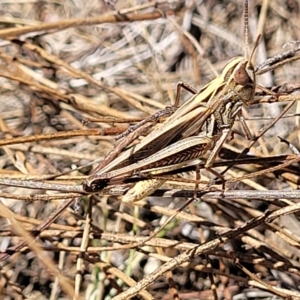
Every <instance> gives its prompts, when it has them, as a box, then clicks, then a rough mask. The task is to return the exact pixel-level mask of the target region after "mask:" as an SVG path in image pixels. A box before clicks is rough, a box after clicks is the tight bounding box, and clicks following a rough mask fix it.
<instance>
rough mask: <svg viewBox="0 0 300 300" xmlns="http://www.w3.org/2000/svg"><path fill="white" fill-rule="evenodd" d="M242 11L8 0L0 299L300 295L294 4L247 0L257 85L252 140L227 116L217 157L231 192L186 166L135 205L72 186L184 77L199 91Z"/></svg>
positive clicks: (230, 41)
mask: <svg viewBox="0 0 300 300" xmlns="http://www.w3.org/2000/svg"><path fill="white" fill-rule="evenodd" d="M243 10H244V4H243V1H238V0H228V1H226V0H225V1H217V0H216V1H180V0H177V1H170V0H169V1H168V0H165V1H163V0H159V1H153V2H150V1H139V2H138V1H120V0H119V1H117V0H116V1H96V0H87V1H76V0H75V1H58V2H50V1H33V2H29V1H28V2H27V1H1V3H0V12H1V16H0V47H1V48H0V63H1V67H0V88H1V94H0V107H1V110H0V132H1V133H0V134H1V140H0V146H1V152H0V165H1V168H0V172H1V175H0V184H1V193H0V197H1V202H0V216H1V218H0V224H1V230H0V235H1V237H0V245H1V248H0V259H1V275H0V295H1V299H5V300H6V299H70V298H74V299H129V298H135V299H284V298H285V299H300V293H299V286H300V264H299V261H300V252H299V247H300V234H299V228H300V224H299V210H300V205H299V199H300V189H299V174H300V172H299V161H300V155H299V151H298V149H299V144H300V141H299V108H300V107H299V102H297V101H298V100H300V75H299V69H300V62H299V58H300V53H299V52H300V51H299V50H300V45H299V43H300V42H299V41H300V34H299V33H300V22H299V18H300V13H299V1H296V0H291V1H280V0H275V1H265V0H262V1H251V0H250V3H249V27H250V39H251V40H252V41H254V40H255V38H256V36H257V35H258V34H259V33H261V34H262V39H261V42H260V44H259V47H258V51H257V54H256V62H255V65H256V66H258V68H257V70H256V74H257V80H258V84H259V86H261V87H264V88H260V87H257V90H256V94H255V100H256V101H255V104H253V105H251V106H249V107H247V108H245V109H244V110H243V116H244V118H245V119H246V122H247V123H248V125H249V127H250V129H251V135H252V136H253V137H255V138H254V139H253V140H252V141H248V140H247V139H245V137H244V136H243V135H240V134H239V132H241V130H240V127H241V126H240V124H239V122H236V124H235V127H234V129H235V133H234V134H233V136H232V139H230V140H229V141H227V142H226V144H225V145H224V146H223V149H222V151H221V153H220V157H219V158H218V159H217V160H216V162H215V164H214V168H216V170H218V171H219V172H221V171H223V170H225V169H226V168H228V170H227V172H226V173H225V174H224V178H225V190H224V189H223V190H222V185H220V184H217V183H218V182H217V183H216V184H214V185H212V187H211V189H210V190H205V191H203V190H201V185H200V188H199V190H198V191H195V190H194V187H195V180H196V175H195V174H196V172H195V170H194V169H188V168H187V169H186V170H181V171H182V173H181V176H180V177H178V176H175V175H174V174H170V176H169V179H170V180H169V181H168V182H167V183H166V184H165V185H164V186H163V188H162V189H159V190H157V191H156V192H155V193H154V194H153V195H152V196H151V197H148V198H146V199H144V200H142V201H138V202H134V203H126V204H125V203H123V202H122V201H121V200H122V195H121V194H119V195H117V194H114V195H113V194H106V195H101V194H94V195H87V194H85V193H84V192H83V191H82V186H81V183H82V182H83V181H84V180H85V179H86V178H87V176H89V175H90V174H92V172H93V170H94V169H95V168H97V166H98V165H99V163H100V162H101V161H102V160H103V158H104V157H105V156H106V155H107V154H108V153H109V152H110V151H111V150H113V149H115V147H116V145H117V144H118V143H120V141H116V140H115V136H116V135H118V134H121V133H122V132H124V131H125V130H126V129H127V128H128V126H130V125H134V124H136V122H138V121H141V120H143V119H145V118H146V117H149V116H151V115H152V114H154V113H155V112H157V111H159V110H162V109H164V108H165V107H166V106H168V105H170V104H173V103H174V99H175V98H176V85H177V83H178V82H179V81H184V82H186V83H188V84H189V85H191V86H193V87H194V88H196V89H197V90H199V89H200V88H201V86H203V85H204V84H205V83H207V82H209V81H210V80H211V79H212V78H214V77H215V76H216V74H217V73H219V72H220V71H221V70H222V67H223V66H224V65H225V64H226V63H227V62H228V61H229V59H230V58H232V57H235V56H237V55H241V54H243V53H244V52H243V51H244V50H243V49H244V42H243V40H244V31H243V24H244V19H243ZM283 46H285V48H283ZM283 53H284V54H283ZM269 57H272V59H270V60H267V59H268V58H269ZM268 67H270V68H271V71H269V72H266V69H267V68H268ZM260 73H264V74H262V75H259V74H260ZM189 97H190V95H189V93H187V92H185V93H184V94H183V95H182V97H181V102H182V103H183V102H184V101H185V100H186V99H188V98H189ZM278 136H279V137H280V139H279V138H278ZM139 138H140V137H135V139H133V143H136V142H138V140H139ZM240 153H242V154H240ZM79 167H80V168H79ZM202 167H203V165H202ZM200 168H201V164H200ZM59 174H62V175H60V176H58V175H59ZM201 174H202V176H201V180H206V181H209V182H212V180H213V179H214V176H212V175H211V174H210V173H207V172H205V171H203V172H202V170H201ZM195 194H196V195H197V200H193V201H189V202H187V201H188V199H191V198H193V197H194V196H195ZM186 203H189V206H188V208H185V209H184V210H182V211H180V210H179V208H180V207H182V206H183V205H186ZM169 217H170V220H169V222H168V223H167V224H166V220H167V219H168V218H169ZM163 224H166V225H165V226H163ZM162 226H163V227H162ZM159 229H160V231H159V232H158V234H157V235H155V234H154V233H156V232H157V231H158V230H159ZM151 237H152V238H151Z"/></svg>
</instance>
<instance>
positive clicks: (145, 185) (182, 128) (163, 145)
mask: <svg viewBox="0 0 300 300" xmlns="http://www.w3.org/2000/svg"><path fill="white" fill-rule="evenodd" d="M245 39H246V44H247V43H248V1H245ZM254 49H255V48H254ZM253 53H254V50H253V51H252V53H251V55H250V57H249V58H247V57H235V58H233V59H232V60H231V61H230V62H229V63H228V64H227V65H226V66H225V67H224V69H223V71H222V73H221V74H220V75H219V76H217V77H216V78H215V79H213V80H212V81H210V82H209V83H208V84H207V85H206V86H204V87H203V88H202V89H201V90H200V91H199V93H197V94H196V95H194V96H193V97H191V98H190V99H189V100H188V101H187V102H185V103H184V104H183V105H182V106H180V107H179V108H178V109H177V110H176V111H175V112H174V113H173V114H172V115H171V116H169V117H168V118H167V119H166V120H165V121H164V122H163V123H161V124H159V125H158V126H157V127H156V129H154V130H153V131H152V132H151V133H150V134H148V135H147V136H146V137H145V138H144V139H143V140H142V141H141V142H140V143H138V144H137V145H135V146H133V147H131V148H130V149H128V150H126V151H125V152H123V153H122V154H121V155H120V156H119V157H118V158H116V159H114V160H113V161H112V162H110V163H109V164H108V165H107V166H105V167H104V168H102V169H101V170H99V171H98V172H97V173H96V174H95V175H92V176H90V177H89V178H88V179H87V180H86V181H85V182H84V184H83V188H84V190H85V191H87V192H97V191H100V190H102V189H103V188H105V187H107V186H110V185H114V184H122V183H124V182H125V180H126V178H127V179H128V178H130V177H132V176H133V175H135V174H143V172H147V173H148V174H149V173H150V174H160V173H163V172H164V169H168V170H170V169H172V170H174V169H178V168H180V167H182V166H183V165H184V164H186V163H187V162H189V161H191V160H194V159H197V158H201V157H203V155H204V154H206V153H207V152H208V151H210V155H209V157H208V159H207V161H206V164H205V167H206V168H208V169H209V168H210V167H211V165H212V163H213V161H214V159H215V157H216V156H217V154H218V153H219V151H220V149H221V146H222V144H223V143H224V142H225V140H226V138H227V137H228V134H229V133H230V130H231V128H232V126H233V123H234V121H235V119H236V117H238V116H240V115H241V108H242V106H243V105H244V104H245V105H248V104H249V103H250V102H251V100H252V99H253V97H254V91H255V74H254V68H253V65H252V62H251V61H252V57H253ZM246 56H247V55H246ZM162 169H163V170H162ZM163 183H164V181H163V180H161V179H148V180H141V181H140V182H138V183H136V184H135V187H134V188H133V189H132V190H129V192H128V193H127V194H126V195H125V196H124V197H123V200H124V201H136V200H139V199H141V198H143V197H145V196H147V195H149V194H151V193H152V192H153V191H155V190H156V189H157V188H158V187H159V186H161V185H162V184H163Z"/></svg>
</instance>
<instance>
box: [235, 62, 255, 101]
mask: <svg viewBox="0 0 300 300" xmlns="http://www.w3.org/2000/svg"><path fill="white" fill-rule="evenodd" d="M231 84H232V85H233V86H234V88H233V89H234V91H235V92H236V93H237V95H238V97H239V98H240V99H241V100H242V101H243V103H244V104H245V105H249V104H251V102H252V101H253V99H254V93H255V73H254V68H253V65H252V63H251V61H249V60H247V59H245V58H243V59H241V61H240V62H239V63H238V64H237V65H236V66H235V67H234V69H233V72H232V82H231Z"/></svg>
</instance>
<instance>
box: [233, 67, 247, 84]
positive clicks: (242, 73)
mask: <svg viewBox="0 0 300 300" xmlns="http://www.w3.org/2000/svg"><path fill="white" fill-rule="evenodd" d="M233 78H234V81H235V82H236V83H237V84H240V85H246V84H247V83H248V82H249V81H250V80H251V78H250V77H249V75H248V73H247V71H246V70H245V68H244V66H240V67H239V68H238V69H236V70H234V74H233Z"/></svg>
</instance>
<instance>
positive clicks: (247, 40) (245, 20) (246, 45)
mask: <svg viewBox="0 0 300 300" xmlns="http://www.w3.org/2000/svg"><path fill="white" fill-rule="evenodd" d="M244 37H245V41H244V42H245V57H246V58H248V57H249V19H248V0H245V12H244Z"/></svg>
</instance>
